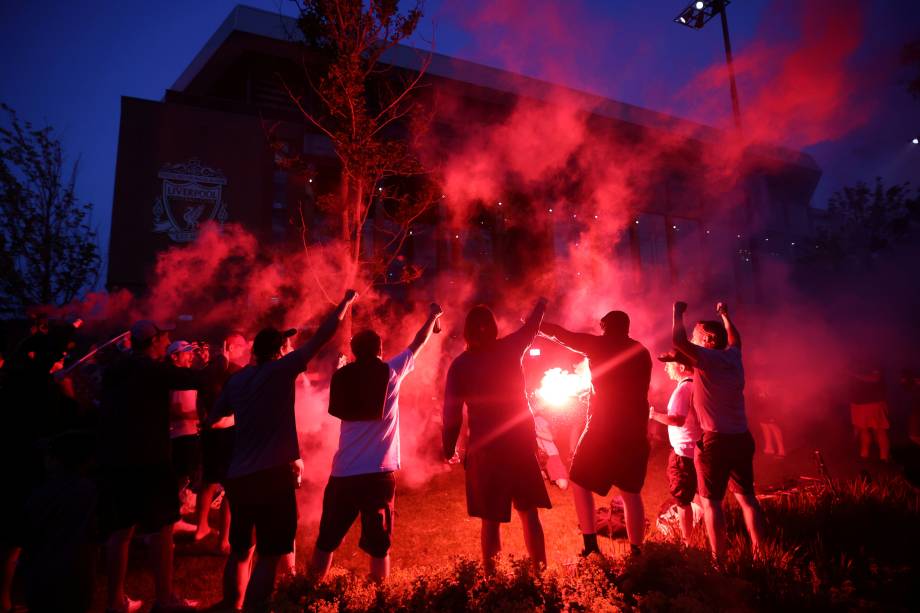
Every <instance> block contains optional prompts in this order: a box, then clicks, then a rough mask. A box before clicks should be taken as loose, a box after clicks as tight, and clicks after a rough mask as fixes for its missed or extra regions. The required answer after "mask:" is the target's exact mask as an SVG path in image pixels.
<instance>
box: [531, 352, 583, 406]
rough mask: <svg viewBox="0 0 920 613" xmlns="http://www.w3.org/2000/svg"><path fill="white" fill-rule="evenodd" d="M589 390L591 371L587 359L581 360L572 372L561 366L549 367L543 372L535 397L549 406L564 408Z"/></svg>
mask: <svg viewBox="0 0 920 613" xmlns="http://www.w3.org/2000/svg"><path fill="white" fill-rule="evenodd" d="M590 391H591V371H590V370H589V369H588V360H583V361H582V362H581V363H579V364H578V365H576V366H575V372H572V373H570V372H569V371H567V370H564V369H562V368H550V369H549V370H547V371H546V372H545V373H543V378H542V379H541V380H540V387H539V388H538V389H537V397H538V398H539V399H540V400H541V401H542V402H543V404H544V405H546V406H547V407H549V408H554V409H564V408H567V407H569V406H571V405H572V404H573V403H574V402H575V401H576V400H577V399H578V398H579V397H581V396H583V395H585V394H587V393H588V392H590Z"/></svg>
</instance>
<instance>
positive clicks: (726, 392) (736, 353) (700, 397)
mask: <svg viewBox="0 0 920 613" xmlns="http://www.w3.org/2000/svg"><path fill="white" fill-rule="evenodd" d="M686 310H687V304H686V303H685V302H675V303H674V323H673V328H672V340H673V342H674V349H675V350H676V351H677V354H678V355H677V356H676V357H679V358H680V359H682V360H685V361H687V362H689V363H690V364H691V365H692V366H693V367H694V370H695V373H694V378H693V406H694V408H695V409H696V411H697V417H698V418H699V420H700V427H701V428H702V430H703V437H702V438H701V439H700V441H699V443H698V444H697V447H698V450H697V452H696V457H695V459H694V462H695V465H696V474H697V477H698V478H699V490H700V497H701V498H702V500H703V521H704V523H705V524H706V533H707V535H708V536H709V546H710V548H711V549H712V554H713V557H714V558H715V560H716V562H719V563H720V562H722V561H723V560H724V558H725V552H726V550H727V549H728V543H727V536H726V530H725V513H724V511H723V509H722V499H723V498H724V497H725V490H726V488H727V487H728V485H729V483H731V489H732V492H733V493H734V495H735V499H736V500H737V501H738V504H739V505H741V512H742V514H743V515H744V523H745V525H746V526H747V531H748V534H749V535H750V537H751V549H752V550H753V553H754V555H755V556H756V555H758V554H759V552H760V546H761V544H762V543H763V539H764V534H765V528H764V519H763V511H762V510H761V508H760V504H759V503H758V502H757V498H756V497H755V496H754V438H753V437H752V436H751V433H750V432H749V431H748V425H747V416H746V414H745V409H744V393H743V392H744V366H743V364H742V361H741V335H740V334H739V333H738V330H737V328H735V326H734V324H733V323H732V321H731V319H730V318H729V316H728V308H727V307H726V306H725V305H724V304H722V303H721V302H720V303H719V304H718V305H716V311H717V312H718V313H719V315H720V317H721V318H722V322H721V323H719V322H717V321H700V322H698V323H697V324H696V326H695V327H694V328H693V338H692V339H688V338H687V331H686V329H685V328H684V312H685V311H686Z"/></svg>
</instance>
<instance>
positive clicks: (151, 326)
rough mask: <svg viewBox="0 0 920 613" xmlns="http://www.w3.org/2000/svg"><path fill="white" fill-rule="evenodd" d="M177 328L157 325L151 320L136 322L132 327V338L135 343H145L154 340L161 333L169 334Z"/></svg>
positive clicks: (170, 325)
mask: <svg viewBox="0 0 920 613" xmlns="http://www.w3.org/2000/svg"><path fill="white" fill-rule="evenodd" d="M175 328H176V326H174V325H172V324H164V323H160V324H155V323H153V322H152V321H150V320H149V319H141V320H139V321H136V322H134V325H133V326H131V338H132V339H133V340H134V341H135V342H144V341H148V340H150V339H152V338H153V337H154V336H156V335H157V334H159V333H161V332H168V331H169V330H175Z"/></svg>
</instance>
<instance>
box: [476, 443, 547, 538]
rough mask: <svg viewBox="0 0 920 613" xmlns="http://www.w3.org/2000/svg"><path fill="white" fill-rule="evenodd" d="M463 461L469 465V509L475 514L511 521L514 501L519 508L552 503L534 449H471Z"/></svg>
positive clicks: (529, 508) (535, 507)
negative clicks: (511, 450) (495, 450)
mask: <svg viewBox="0 0 920 613" xmlns="http://www.w3.org/2000/svg"><path fill="white" fill-rule="evenodd" d="M463 465H464V468H465V469H466V510H467V513H469V515H470V516H471V517H479V518H481V519H488V520H490V521H497V522H509V521H511V506H512V505H514V508H515V509H517V510H518V511H530V510H533V509H537V508H542V509H549V508H551V507H552V503H551V502H550V500H549V494H548V493H547V492H546V483H545V482H544V481H543V473H542V472H541V470H540V463H539V462H538V461H537V455H536V452H534V451H531V452H529V453H528V452H524V451H523V450H522V451H521V452H520V453H514V452H512V453H502V452H498V453H495V452H492V451H485V450H476V451H472V450H471V451H469V452H468V453H467V454H466V458H465V460H464V463H463Z"/></svg>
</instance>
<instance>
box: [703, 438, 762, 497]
mask: <svg viewBox="0 0 920 613" xmlns="http://www.w3.org/2000/svg"><path fill="white" fill-rule="evenodd" d="M696 446H697V452H696V458H695V463H696V474H697V478H698V479H699V488H700V496H702V497H703V498H708V499H709V500H722V499H723V498H724V497H725V490H726V488H727V487H728V485H729V484H731V490H732V492H734V493H738V494H746V495H750V496H753V495H754V437H753V436H751V433H750V432H744V433H742V434H721V433H719V432H704V433H703V438H701V439H700V441H699V442H698V443H697V444H696Z"/></svg>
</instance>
